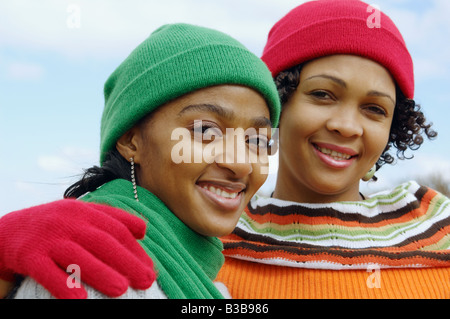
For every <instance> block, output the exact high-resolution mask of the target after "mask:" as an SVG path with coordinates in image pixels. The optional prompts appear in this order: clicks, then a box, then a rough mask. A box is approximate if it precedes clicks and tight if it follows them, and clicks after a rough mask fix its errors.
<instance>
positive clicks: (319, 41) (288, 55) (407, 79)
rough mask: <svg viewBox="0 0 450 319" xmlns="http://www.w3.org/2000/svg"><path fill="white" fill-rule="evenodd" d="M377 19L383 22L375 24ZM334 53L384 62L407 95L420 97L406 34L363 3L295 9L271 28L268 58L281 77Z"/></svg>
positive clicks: (323, 2)
mask: <svg viewBox="0 0 450 319" xmlns="http://www.w3.org/2000/svg"><path fill="white" fill-rule="evenodd" d="M368 9H369V10H368ZM374 15H378V16H379V17H380V20H379V21H373V16H374ZM368 22H369V24H368ZM374 22H375V23H376V22H379V24H378V25H372V24H371V23H374ZM369 26H370V27H369ZM333 54H354V55H359V56H362V57H366V58H369V59H371V60H374V61H376V62H378V63H380V64H381V65H383V66H384V67H385V68H386V69H388V70H389V72H390V73H391V75H392V76H393V77H394V79H395V81H396V82H397V84H398V85H399V87H400V89H401V90H402V92H403V93H404V94H405V96H406V97H408V98H411V99H412V98H414V70H413V61H412V58H411V55H410V54H409V52H408V49H407V47H406V44H405V41H404V39H403V37H402V35H401V34H400V32H399V30H398V29H397V27H396V26H395V24H394V23H393V22H392V20H391V19H390V18H389V17H388V16H387V15H386V14H384V13H383V12H381V11H377V12H374V9H370V8H369V4H367V3H364V2H362V1H359V0H318V1H308V2H306V3H304V4H302V5H300V6H298V7H296V8H294V9H293V10H291V11H290V12H289V13H288V14H286V15H285V16H284V17H283V18H282V19H280V20H279V21H278V22H277V23H276V24H275V25H274V26H273V27H272V29H271V30H270V32H269V36H268V40H267V44H266V46H265V48H264V52H263V55H262V60H263V61H264V62H266V64H267V66H268V67H269V69H270V71H271V72H272V75H273V76H274V77H275V76H276V75H277V74H278V73H279V72H281V71H283V70H286V69H288V68H290V67H293V66H295V65H298V64H301V63H304V62H307V61H310V60H313V59H315V58H319V57H324V56H327V55H333Z"/></svg>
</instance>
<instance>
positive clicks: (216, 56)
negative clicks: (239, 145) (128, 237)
mask: <svg viewBox="0 0 450 319" xmlns="http://www.w3.org/2000/svg"><path fill="white" fill-rule="evenodd" d="M222 84H236V85H244V86H247V87H250V88H253V89H255V90H256V91H257V92H259V93H260V94H261V95H262V96H263V97H264V98H265V99H266V101H267V105H268V107H269V110H270V120H271V121H272V124H273V126H274V127H276V126H277V125H278V119H279V113H280V101H279V96H278V92H277V90H276V87H275V84H274V83H273V80H272V76H271V74H270V71H269V70H268V68H267V66H266V65H265V64H264V62H262V61H261V59H260V58H258V57H257V56H256V55H255V54H253V53H252V52H250V51H249V50H248V49H247V48H245V47H244V46H243V45H242V44H241V43H239V42H238V41H236V40H235V39H233V38H231V37H230V36H228V35H226V34H224V33H222V32H219V31H216V30H212V29H208V28H203V27H198V26H193V25H189V24H171V25H165V26H162V27H160V28H159V29H158V30H156V31H154V32H153V33H152V34H151V35H150V36H149V37H148V38H147V39H146V40H145V41H143V42H142V43H141V44H140V45H139V46H138V47H137V48H136V49H135V50H133V52H131V54H130V55H129V56H128V57H127V58H126V59H125V61H123V62H122V63H121V64H120V65H119V67H118V68H117V69H116V70H115V71H114V72H113V73H112V74H111V76H110V77H109V78H108V80H107V81H106V83H105V87H104V94H105V109H104V112H103V116H102V123H101V145H100V149H101V159H100V163H102V162H103V159H104V156H105V154H106V152H108V151H109V150H111V149H112V147H113V146H114V145H115V143H116V141H117V140H118V139H119V137H120V136H122V135H123V134H124V133H125V132H126V131H127V130H129V129H130V128H131V127H133V125H135V124H136V123H137V122H138V121H139V120H140V119H142V118H143V117H145V116H146V115H148V114H149V113H151V112H152V111H154V110H155V109H156V108H158V107H159V106H161V105H163V104H165V103H166V102H169V101H170V100H172V99H175V98H177V97H180V96H182V95H184V94H186V93H189V92H192V91H195V90H198V89H201V88H205V87H209V86H214V85H222ZM242 107H245V105H242Z"/></svg>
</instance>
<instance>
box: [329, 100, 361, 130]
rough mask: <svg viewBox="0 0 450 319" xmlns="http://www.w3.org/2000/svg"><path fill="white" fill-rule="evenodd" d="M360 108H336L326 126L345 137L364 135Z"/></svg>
mask: <svg viewBox="0 0 450 319" xmlns="http://www.w3.org/2000/svg"><path fill="white" fill-rule="evenodd" d="M361 121H362V119H361V117H360V113H359V108H357V107H352V106H348V107H343V108H339V109H336V111H335V112H333V113H332V115H331V116H330V118H329V119H328V121H327V123H326V126H327V129H328V130H329V131H332V132H336V133H338V134H340V135H342V136H343V137H357V136H362V134H363V132H364V129H363V125H362V122H361Z"/></svg>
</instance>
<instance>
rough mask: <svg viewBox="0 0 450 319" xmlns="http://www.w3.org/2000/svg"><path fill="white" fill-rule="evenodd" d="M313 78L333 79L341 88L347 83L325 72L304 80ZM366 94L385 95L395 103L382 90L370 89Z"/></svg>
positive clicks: (345, 86)
mask: <svg viewBox="0 0 450 319" xmlns="http://www.w3.org/2000/svg"><path fill="white" fill-rule="evenodd" d="M314 78H325V79H328V80H331V81H333V82H335V83H337V84H339V85H340V86H342V87H343V88H347V83H345V81H344V80H341V79H339V78H337V77H334V76H331V75H327V74H319V75H313V76H311V77H309V78H307V79H306V80H305V81H307V80H311V79H314ZM367 96H380V97H387V98H388V99H390V100H391V101H392V103H394V105H395V100H394V99H393V98H392V96H390V95H389V94H387V93H383V92H380V91H375V90H372V91H369V92H367Z"/></svg>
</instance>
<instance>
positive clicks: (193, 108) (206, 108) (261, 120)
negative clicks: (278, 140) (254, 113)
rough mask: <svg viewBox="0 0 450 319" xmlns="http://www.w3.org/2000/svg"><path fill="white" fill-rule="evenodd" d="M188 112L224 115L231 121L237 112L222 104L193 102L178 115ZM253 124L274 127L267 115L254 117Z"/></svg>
mask: <svg viewBox="0 0 450 319" xmlns="http://www.w3.org/2000/svg"><path fill="white" fill-rule="evenodd" d="M187 112H206V113H214V114H216V115H218V116H220V117H223V118H225V119H227V120H229V121H233V120H234V119H235V113H234V112H233V111H231V110H228V109H225V108H223V107H222V106H220V105H215V104H191V105H188V106H186V107H184V108H183V109H182V110H181V111H180V112H179V113H178V116H181V115H183V114H184V113H187ZM251 122H252V126H256V127H264V126H269V127H272V121H271V120H269V119H268V118H267V117H265V116H259V117H254V118H252V119H251Z"/></svg>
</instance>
